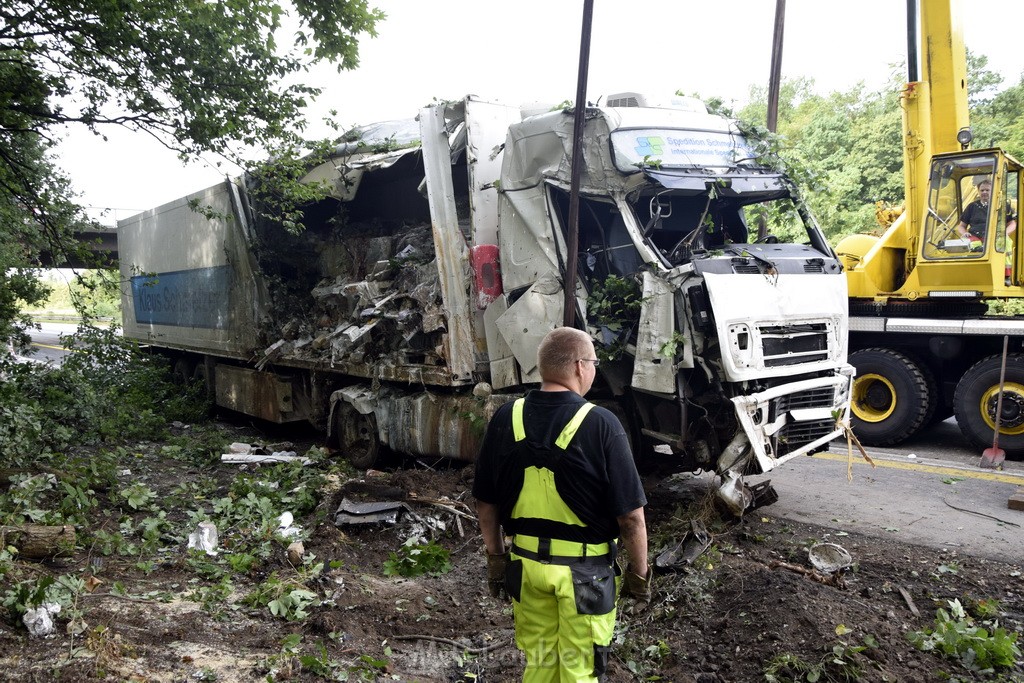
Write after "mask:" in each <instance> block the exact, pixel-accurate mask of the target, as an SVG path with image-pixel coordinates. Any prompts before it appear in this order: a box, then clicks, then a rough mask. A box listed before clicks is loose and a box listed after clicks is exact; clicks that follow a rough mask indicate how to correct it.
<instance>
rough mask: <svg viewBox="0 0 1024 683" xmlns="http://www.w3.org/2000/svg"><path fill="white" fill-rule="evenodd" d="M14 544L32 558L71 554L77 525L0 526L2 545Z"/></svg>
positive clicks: (24, 554)
mask: <svg viewBox="0 0 1024 683" xmlns="http://www.w3.org/2000/svg"><path fill="white" fill-rule="evenodd" d="M8 545H13V546H14V547H15V548H17V549H18V554H19V555H21V556H22V557H26V558H30V559H44V558H47V557H56V556H58V555H70V554H71V552H72V550H74V547H75V527H73V526H71V525H70V524H65V525H63V526H47V525H45V524H21V525H19V526H0V546H8Z"/></svg>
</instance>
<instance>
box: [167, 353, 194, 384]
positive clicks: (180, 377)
mask: <svg viewBox="0 0 1024 683" xmlns="http://www.w3.org/2000/svg"><path fill="white" fill-rule="evenodd" d="M193 370H194V368H193V367H192V361H190V360H189V359H188V358H179V359H178V360H176V361H174V366H173V369H172V370H171V375H172V376H173V377H174V381H175V382H178V383H179V384H188V383H189V382H191V381H192V372H193Z"/></svg>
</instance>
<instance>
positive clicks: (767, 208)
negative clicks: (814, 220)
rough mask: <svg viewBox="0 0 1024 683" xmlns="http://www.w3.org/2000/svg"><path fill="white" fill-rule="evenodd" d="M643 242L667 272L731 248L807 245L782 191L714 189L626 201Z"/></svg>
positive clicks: (805, 230)
mask: <svg viewBox="0 0 1024 683" xmlns="http://www.w3.org/2000/svg"><path fill="white" fill-rule="evenodd" d="M629 205H630V208H631V209H632V210H633V212H634V215H635V217H636V220H637V222H638V223H639V224H640V225H641V226H643V228H642V232H643V235H644V237H645V238H647V239H648V240H649V241H650V243H651V244H652V245H653V246H654V248H655V249H656V250H657V252H658V253H659V254H661V256H662V257H663V258H664V259H665V261H666V263H667V264H668V265H669V266H672V267H674V266H678V265H681V264H683V263H686V262H688V261H690V260H692V259H695V258H703V257H706V256H708V255H713V254H714V253H716V252H721V253H728V252H729V251H731V250H732V248H733V246H734V245H743V244H756V243H768V244H776V243H792V244H806V243H808V242H809V241H811V231H812V230H813V227H811V226H809V225H808V223H807V221H806V220H805V216H804V215H802V214H801V212H800V211H798V209H797V206H796V204H795V203H794V202H793V200H792V199H791V198H790V197H789V196H788V194H786V193H785V192H784V191H774V192H767V193H764V192H762V193H751V194H744V195H738V196H737V195H732V196H729V195H725V193H724V192H720V191H718V190H717V189H716V188H715V187H714V186H712V188H711V189H709V190H707V191H704V192H700V193H694V192H692V191H687V192H683V191H679V190H671V189H665V190H662V191H660V192H645V193H641V194H640V195H639V196H637V197H636V199H634V200H632V201H630V203H629Z"/></svg>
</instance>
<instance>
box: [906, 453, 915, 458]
mask: <svg viewBox="0 0 1024 683" xmlns="http://www.w3.org/2000/svg"><path fill="white" fill-rule="evenodd" d="M907 457H908V458H911V459H916V458H917V453H911V454H909V455H908V456H907Z"/></svg>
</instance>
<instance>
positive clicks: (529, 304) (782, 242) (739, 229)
mask: <svg viewBox="0 0 1024 683" xmlns="http://www.w3.org/2000/svg"><path fill="white" fill-rule="evenodd" d="M628 102H629V101H628V100H627V99H626V98H620V99H619V101H618V102H617V103H618V104H626V103H628ZM640 103H641V104H642V102H640ZM572 129H573V113H572V112H571V111H569V110H556V111H552V112H549V113H546V114H541V115H537V116H530V117H527V118H525V119H522V120H520V113H519V111H518V110H516V109H513V108H510V107H505V106H502V105H498V104H494V103H488V102H483V101H479V100H477V99H475V98H472V97H470V98H466V99H464V100H462V101H460V102H456V103H445V104H438V105H434V106H430V107H427V108H424V109H422V110H421V111H420V112H419V115H418V117H417V120H416V121H394V122H388V123H386V124H379V125H377V126H371V127H365V128H362V129H357V130H356V131H353V132H352V133H351V134H350V135H349V136H347V138H346V140H345V141H343V142H342V143H341V144H339V145H338V147H337V149H336V150H335V153H334V155H332V157H331V158H330V159H329V160H327V161H326V162H324V163H321V164H319V165H318V166H316V167H315V168H312V169H311V170H310V172H309V175H308V176H307V180H308V181H310V182H321V183H325V184H326V185H327V186H328V187H329V192H328V196H327V197H326V198H324V199H322V200H321V201H319V202H317V203H315V204H313V205H310V206H307V207H305V219H304V225H303V226H302V227H303V230H302V231H301V232H300V233H299V234H293V233H291V232H288V231H286V230H284V229H283V227H282V226H281V225H280V224H278V222H276V221H274V220H271V219H268V218H267V217H266V212H265V211H263V210H262V209H261V207H259V206H258V205H257V202H256V201H255V200H254V199H252V197H251V194H252V193H251V192H250V191H249V189H250V188H249V187H248V186H247V184H246V180H245V179H241V180H239V181H231V182H226V183H224V184H223V185H221V186H218V187H217V188H211V189H210V190H208V191H206V192H205V193H201V194H199V195H196V196H193V197H192V198H191V199H192V200H195V201H192V202H191V204H190V202H189V201H188V198H186V199H183V200H179V202H177V203H172V204H170V205H168V206H166V207H161V208H159V209H155V210H153V211H150V212H147V213H145V214H141V215H140V216H136V217H132V218H130V219H128V220H126V221H123V222H122V224H121V231H120V234H121V235H122V243H121V245H119V248H120V253H121V263H122V269H123V271H124V275H125V277H126V278H128V279H130V280H131V282H132V287H130V288H129V289H128V291H127V293H126V297H125V301H124V304H125V305H124V311H125V334H126V335H128V336H131V337H134V338H137V339H139V340H141V341H145V342H147V343H149V344H152V345H155V346H158V347H160V348H162V349H164V350H165V351H166V352H167V353H169V354H171V355H172V356H174V358H175V359H176V361H177V362H180V363H183V364H184V367H182V368H181V371H182V373H187V372H188V371H189V370H190V369H193V368H194V369H193V370H192V372H193V374H194V375H196V376H198V377H199V378H200V379H203V380H204V381H206V382H207V383H208V386H209V387H210V389H211V391H212V392H213V394H214V395H215V396H216V398H217V402H218V403H220V404H223V405H227V406H228V407H231V408H233V409H235V410H242V411H244V412H249V413H251V414H256V415H259V416H261V417H265V418H267V419H275V420H278V421H283V420H286V419H288V420H293V419H307V420H310V421H312V422H314V423H315V424H320V425H322V426H325V427H326V428H327V429H328V430H329V431H330V432H331V433H332V435H333V436H334V437H335V438H337V439H338V441H339V442H340V444H341V446H342V448H343V449H344V450H345V451H346V454H347V455H349V457H351V458H352V459H353V461H354V462H356V463H357V464H360V465H361V466H368V464H370V463H372V461H373V458H374V457H375V455H376V453H377V449H378V448H379V446H381V445H384V446H388V447H390V448H392V449H395V450H398V451H403V452H408V453H413V454H417V455H441V456H448V457H455V458H461V459H472V458H473V457H475V455H476V449H477V448H478V443H479V438H480V436H481V435H482V426H483V425H484V424H485V423H486V420H487V419H489V417H490V416H491V415H492V414H493V411H494V410H495V409H496V408H497V406H499V405H501V404H502V403H504V402H506V401H508V400H511V399H513V398H515V397H516V396H519V395H521V394H522V393H523V392H524V391H526V390H528V389H529V388H530V387H533V386H536V383H537V382H539V380H540V377H539V375H538V374H537V368H536V348H537V344H538V342H539V341H540V339H541V338H543V337H544V335H545V334H547V332H548V331H550V330H551V329H553V328H554V327H556V326H558V325H560V324H561V321H562V319H563V306H564V300H565V296H564V289H563V287H564V283H565V282H567V281H568V282H571V283H573V286H574V287H575V295H576V296H575V304H576V306H577V312H576V313H577V315H576V319H577V320H578V321H581V323H580V325H581V326H585V328H586V329H587V330H588V331H589V332H590V333H591V335H592V336H593V338H594V340H595V346H596V348H597V349H598V352H599V354H600V356H601V359H602V363H601V365H600V368H599V378H598V381H597V382H595V385H594V388H593V390H592V391H591V393H590V394H589V395H588V398H590V399H591V400H593V401H594V402H596V403H598V404H600V405H604V406H606V407H608V408H610V409H611V410H613V411H614V412H615V413H616V414H617V415H618V416H619V417H620V419H622V421H623V423H624V424H625V426H626V427H627V430H628V432H629V433H630V436H631V440H632V443H633V446H634V450H635V451H636V453H637V455H638V456H643V457H656V458H661V459H668V460H669V461H671V463H672V464H673V466H674V467H675V469H677V470H679V471H692V470H694V469H697V468H703V469H708V470H714V471H716V472H717V473H718V474H719V475H721V476H722V478H723V486H722V488H721V489H720V491H721V494H722V497H723V499H724V500H726V502H727V503H729V505H730V506H731V507H732V508H733V510H734V511H736V512H737V513H742V511H743V510H744V509H747V508H748V507H749V506H750V504H751V500H750V492H749V489H747V488H746V487H744V486H743V484H742V476H743V475H745V474H753V473H762V472H767V471H769V470H771V469H772V468H773V467H775V466H776V465H778V464H779V463H781V462H784V461H786V460H789V459H791V458H793V457H795V456H797V455H801V454H807V453H812V452H814V451H816V450H819V449H822V448H824V447H825V445H826V444H827V443H828V441H829V440H831V439H833V438H835V437H836V436H837V435H839V433H840V430H841V425H842V421H843V420H844V419H845V417H846V411H847V404H848V399H849V387H850V382H851V377H852V368H851V367H850V366H849V365H848V364H847V363H846V334H847V314H846V308H847V303H846V301H847V291H846V279H845V278H844V277H843V275H842V268H841V267H840V264H839V261H838V260H837V258H836V255H835V253H834V252H833V251H832V250H831V248H830V247H829V246H828V244H827V242H826V240H825V238H824V236H823V234H822V232H821V230H820V229H819V228H818V226H817V225H816V224H815V222H814V220H813V218H812V217H811V216H810V214H809V213H808V212H807V210H806V208H805V207H804V205H803V204H802V202H800V200H799V194H798V191H797V189H796V188H795V187H794V186H793V184H792V183H791V181H790V180H789V179H788V178H787V177H786V176H785V175H783V174H782V173H779V172H778V171H776V170H773V169H772V168H770V167H769V166H767V165H765V164H763V163H761V161H759V159H758V158H757V154H756V151H755V150H754V149H753V147H752V145H751V144H750V143H749V142H748V140H747V139H746V138H745V137H744V135H743V134H742V133H741V132H740V131H739V130H738V129H737V127H736V124H735V122H732V121H729V120H727V119H724V118H721V117H718V116H713V115H711V114H708V113H707V112H706V110H704V109H703V107H693V106H688V107H687V108H686V109H673V108H655V107H647V106H616V107H588V108H587V109H586V113H585V126H584V135H583V141H582V142H583V147H582V148H583V155H582V156H583V167H582V169H581V171H582V173H581V187H580V196H579V202H580V204H579V220H578V231H579V232H578V245H579V247H578V264H579V265H578V271H577V273H575V274H574V277H567V274H566V268H567V265H566V264H567V263H568V261H569V259H568V254H567V252H566V250H567V244H569V239H568V234H569V233H568V215H569V203H570V191H569V187H570V151H571V148H572ZM197 203H198V204H204V205H206V206H212V208H214V209H215V211H213V212H206V213H205V214H200V213H197V212H195V211H194V210H193V209H192V208H190V206H195V205H196V204H197ZM207 216H209V217H207ZM759 235H760V236H759ZM168 283H171V285H172V286H173V287H174V288H175V289H174V291H175V292H176V294H175V296H182V297H185V298H186V299H187V300H189V301H202V302H203V305H202V307H200V308H202V311H203V312H202V313H200V312H199V308H196V307H194V306H178V307H177V308H174V307H172V309H173V310H165V309H160V310H157V308H159V307H160V306H161V305H163V303H164V298H163V296H164V295H161V296H156V293H157V292H160V291H162V290H163V289H164V288H166V287H167V286H168ZM190 288H191V289H198V290H199V291H198V292H197V293H195V294H192V295H186V294H184V292H185V291H187V290H189V289H190ZM176 367H177V366H176Z"/></svg>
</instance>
